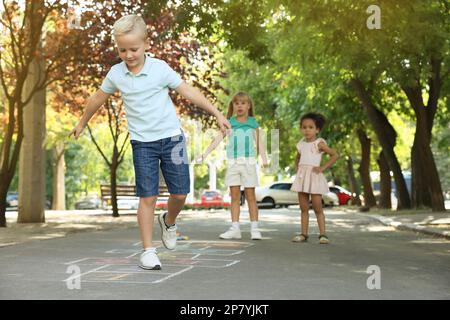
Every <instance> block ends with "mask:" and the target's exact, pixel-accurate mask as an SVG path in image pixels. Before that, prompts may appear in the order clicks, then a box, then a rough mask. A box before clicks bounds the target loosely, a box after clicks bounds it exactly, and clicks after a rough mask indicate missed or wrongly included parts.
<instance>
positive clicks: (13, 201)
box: [6, 192, 19, 208]
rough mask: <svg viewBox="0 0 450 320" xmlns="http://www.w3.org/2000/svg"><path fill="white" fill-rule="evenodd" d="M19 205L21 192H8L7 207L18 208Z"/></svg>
mask: <svg viewBox="0 0 450 320" xmlns="http://www.w3.org/2000/svg"><path fill="white" fill-rule="evenodd" d="M18 205H19V193H18V192H8V193H7V194H6V207H7V208H17V207H18Z"/></svg>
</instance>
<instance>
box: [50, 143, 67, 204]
mask: <svg viewBox="0 0 450 320" xmlns="http://www.w3.org/2000/svg"><path fill="white" fill-rule="evenodd" d="M64 178H65V161H64V143H63V142H59V143H58V144H57V145H56V146H55V147H54V149H53V203H52V209H53V210H66V187H65V179H64Z"/></svg>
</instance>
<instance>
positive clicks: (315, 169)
mask: <svg viewBox="0 0 450 320" xmlns="http://www.w3.org/2000/svg"><path fill="white" fill-rule="evenodd" d="M323 171H324V169H323V168H322V167H314V168H313V172H314V173H317V174H319V173H322V172H323Z"/></svg>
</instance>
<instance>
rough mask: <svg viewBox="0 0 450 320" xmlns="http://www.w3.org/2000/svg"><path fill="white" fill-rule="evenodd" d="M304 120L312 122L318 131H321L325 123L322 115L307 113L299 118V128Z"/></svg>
mask: <svg viewBox="0 0 450 320" xmlns="http://www.w3.org/2000/svg"><path fill="white" fill-rule="evenodd" d="M305 119H311V120H312V121H314V124H315V125H316V128H317V129H319V130H322V128H323V127H324V125H325V122H326V120H325V117H324V116H323V115H322V114H320V113H316V112H309V113H307V114H304V115H303V116H302V117H301V118H300V126H301V125H302V122H303V120H305Z"/></svg>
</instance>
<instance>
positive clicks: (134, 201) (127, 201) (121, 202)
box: [103, 196, 139, 210]
mask: <svg viewBox="0 0 450 320" xmlns="http://www.w3.org/2000/svg"><path fill="white" fill-rule="evenodd" d="M138 206H139V198H138V197H131V196H130V197H125V196H118V197H117V209H122V210H137V208H138ZM103 209H105V210H111V209H112V205H111V199H107V200H106V202H104V203H103Z"/></svg>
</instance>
